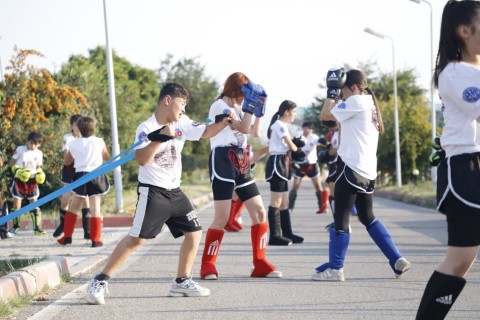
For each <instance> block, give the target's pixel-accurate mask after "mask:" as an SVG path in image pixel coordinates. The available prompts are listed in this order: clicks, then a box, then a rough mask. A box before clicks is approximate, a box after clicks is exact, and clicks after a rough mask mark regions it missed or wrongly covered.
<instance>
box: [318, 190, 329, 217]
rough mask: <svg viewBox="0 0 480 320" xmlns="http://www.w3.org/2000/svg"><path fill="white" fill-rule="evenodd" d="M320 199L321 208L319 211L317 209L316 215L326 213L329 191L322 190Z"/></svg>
mask: <svg viewBox="0 0 480 320" xmlns="http://www.w3.org/2000/svg"><path fill="white" fill-rule="evenodd" d="M320 197H321V203H322V206H321V207H320V209H318V211H317V213H318V214H321V213H327V210H328V198H329V197H330V191H329V190H328V189H325V190H323V191H322V194H321V196H320Z"/></svg>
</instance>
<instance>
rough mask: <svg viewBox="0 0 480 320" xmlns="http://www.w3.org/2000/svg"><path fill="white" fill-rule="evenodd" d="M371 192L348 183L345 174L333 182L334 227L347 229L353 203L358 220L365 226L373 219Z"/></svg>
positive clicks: (346, 230) (342, 229)
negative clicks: (362, 190) (360, 189)
mask: <svg viewBox="0 0 480 320" xmlns="http://www.w3.org/2000/svg"><path fill="white" fill-rule="evenodd" d="M372 202H373V194H372V193H361V192H359V190H358V189H357V188H355V187H354V186H352V185H351V184H350V183H348V181H347V179H346V178H345V174H344V173H342V175H341V176H340V177H339V178H338V180H337V181H336V182H335V212H334V214H333V219H334V221H335V229H336V230H339V231H345V232H348V231H349V224H350V212H351V210H352V207H353V204H355V206H356V208H357V212H358V218H359V219H360V222H361V223H362V224H363V225H364V226H365V227H367V226H369V225H370V223H372V222H373V220H375V215H374V214H373V209H372Z"/></svg>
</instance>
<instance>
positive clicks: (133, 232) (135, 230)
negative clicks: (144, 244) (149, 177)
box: [128, 187, 150, 238]
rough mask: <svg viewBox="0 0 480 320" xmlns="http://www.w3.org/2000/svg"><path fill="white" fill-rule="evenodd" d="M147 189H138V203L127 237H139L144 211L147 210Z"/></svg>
mask: <svg viewBox="0 0 480 320" xmlns="http://www.w3.org/2000/svg"><path fill="white" fill-rule="evenodd" d="M149 190H150V189H149V188H148V187H138V193H139V195H138V203H137V208H136V210H135V217H134V218H133V224H132V227H131V228H130V231H129V232H128V235H129V236H132V237H136V238H138V236H139V235H140V231H141V230H142V225H143V220H144V219H145V211H146V210H147V201H148V192H149Z"/></svg>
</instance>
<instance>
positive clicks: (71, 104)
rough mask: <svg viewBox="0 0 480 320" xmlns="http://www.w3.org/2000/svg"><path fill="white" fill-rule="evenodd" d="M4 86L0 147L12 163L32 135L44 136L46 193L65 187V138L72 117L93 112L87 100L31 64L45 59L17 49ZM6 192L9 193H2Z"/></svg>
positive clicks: (5, 177) (5, 181)
mask: <svg viewBox="0 0 480 320" xmlns="http://www.w3.org/2000/svg"><path fill="white" fill-rule="evenodd" d="M14 51H15V54H14V56H13V57H12V59H11V60H10V64H11V65H10V66H8V67H7V70H9V71H10V72H9V73H7V74H6V75H5V80H4V82H1V83H0V106H1V110H0V113H1V117H0V119H1V120H0V147H1V148H2V151H3V154H4V157H5V159H4V160H6V161H8V160H9V159H10V158H11V156H12V154H13V152H14V151H15V148H16V147H17V146H18V145H23V144H26V142H27V141H26V140H27V136H28V134H29V133H30V132H32V131H38V132H40V133H41V134H42V135H43V142H42V146H41V150H42V151H43V153H44V171H45V172H46V174H47V180H46V183H45V184H44V185H42V189H43V190H55V189H57V188H59V187H60V186H61V183H60V173H61V168H62V167H63V153H62V152H61V146H62V136H60V137H59V134H58V132H59V131H60V130H61V131H60V132H67V131H68V128H69V126H68V124H69V123H68V119H69V117H70V115H72V114H75V113H79V112H83V111H84V110H88V109H89V107H90V106H89V104H88V102H87V100H86V98H85V97H84V96H83V95H82V94H81V93H80V91H78V90H77V89H75V88H72V87H70V86H66V85H60V84H58V83H57V82H56V81H55V80H54V78H53V77H52V76H51V74H50V73H49V72H48V71H47V70H44V69H36V68H34V67H33V66H31V65H28V64H27V58H28V57H30V56H38V57H43V55H42V54H41V53H39V52H37V51H35V50H22V49H17V48H16V47H15V49H14ZM7 167H8V166H5V167H4V168H3V173H4V174H2V175H1V178H0V180H1V181H0V186H1V187H2V188H5V187H6V186H7V185H8V184H9V181H8V180H9V179H10V178H9V175H8V174H7V172H6V171H7V170H8V168H7ZM2 191H5V190H2Z"/></svg>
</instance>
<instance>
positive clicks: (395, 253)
mask: <svg viewBox="0 0 480 320" xmlns="http://www.w3.org/2000/svg"><path fill="white" fill-rule="evenodd" d="M367 231H368V233H369V234H370V237H371V238H372V239H373V241H374V242H375V243H376V244H377V246H378V247H379V248H380V250H382V252H383V254H384V255H385V257H387V259H388V262H389V263H390V266H391V267H392V269H393V272H395V273H396V274H401V272H400V273H398V270H396V269H395V262H397V260H398V259H400V258H401V257H402V254H401V253H400V251H399V250H398V248H397V246H396V245H395V243H393V239H392V236H391V235H390V233H388V231H387V228H385V226H384V225H383V223H381V222H380V220H374V221H373V222H372V223H371V224H370V225H369V226H368V227H367Z"/></svg>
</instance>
